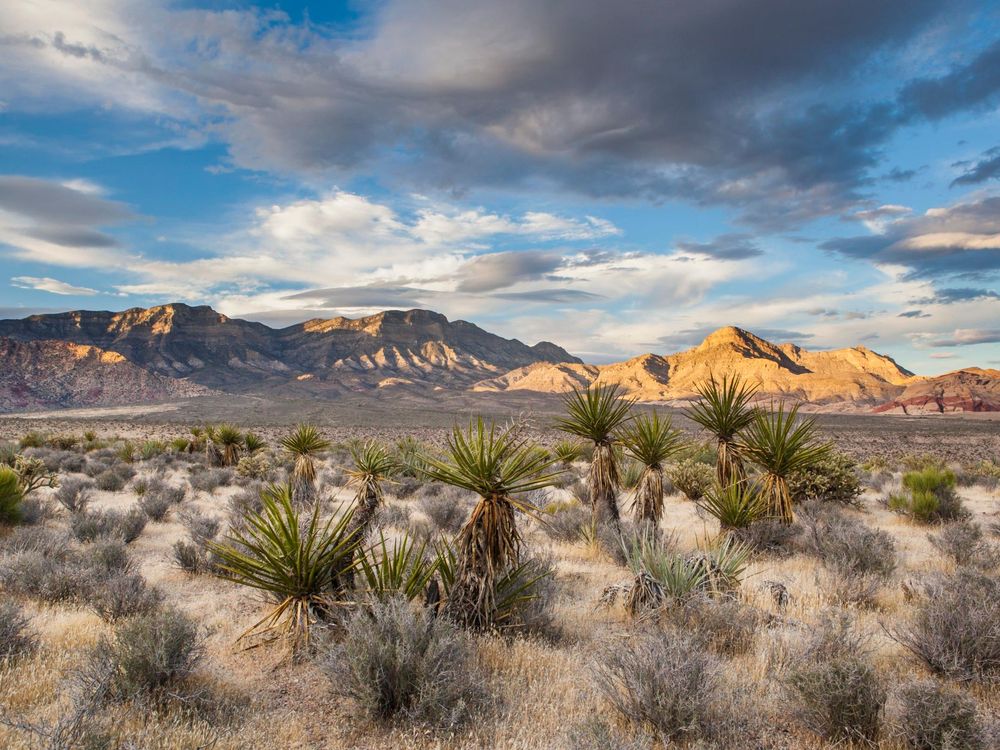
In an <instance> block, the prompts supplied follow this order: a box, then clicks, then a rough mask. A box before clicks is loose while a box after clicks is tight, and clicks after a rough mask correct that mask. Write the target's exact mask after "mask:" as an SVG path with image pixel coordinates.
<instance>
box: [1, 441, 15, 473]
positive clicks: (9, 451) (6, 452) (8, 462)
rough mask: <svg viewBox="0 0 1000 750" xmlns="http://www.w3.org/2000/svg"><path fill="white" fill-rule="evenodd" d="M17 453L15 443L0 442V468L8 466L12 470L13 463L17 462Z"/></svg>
mask: <svg viewBox="0 0 1000 750" xmlns="http://www.w3.org/2000/svg"><path fill="white" fill-rule="evenodd" d="M17 451H18V448H17V444H16V443H12V442H10V441H7V440H0V466H9V467H11V468H12V469H13V468H14V462H15V461H16V460H17Z"/></svg>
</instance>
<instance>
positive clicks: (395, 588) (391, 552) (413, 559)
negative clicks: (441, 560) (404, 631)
mask: <svg viewBox="0 0 1000 750" xmlns="http://www.w3.org/2000/svg"><path fill="white" fill-rule="evenodd" d="M358 563H359V567H360V569H361V575H362V577H363V578H364V580H365V584H366V585H367V589H368V592H369V594H370V595H371V596H373V597H374V598H376V599H381V600H388V599H391V598H393V597H403V598H405V599H406V601H413V600H414V599H416V598H418V597H419V596H422V595H423V593H424V591H425V590H426V588H427V585H428V584H429V583H430V581H431V579H432V578H433V577H434V573H435V572H436V571H437V559H436V558H435V557H432V556H430V555H428V554H427V542H426V540H425V541H423V542H422V543H421V544H419V545H417V544H416V543H415V542H414V541H413V540H412V539H410V537H409V536H408V535H406V534H404V535H403V536H401V537H398V538H396V539H393V540H392V542H389V541H388V540H387V539H386V538H385V534H382V533H380V534H379V541H378V542H377V543H375V544H373V545H372V546H371V548H369V549H367V550H364V551H363V553H362V554H359V555H358Z"/></svg>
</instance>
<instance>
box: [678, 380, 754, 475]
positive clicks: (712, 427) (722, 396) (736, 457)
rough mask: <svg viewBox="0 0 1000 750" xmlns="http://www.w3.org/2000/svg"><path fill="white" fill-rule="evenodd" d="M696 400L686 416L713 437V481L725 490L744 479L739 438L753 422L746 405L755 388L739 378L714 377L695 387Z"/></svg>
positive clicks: (748, 407)
mask: <svg viewBox="0 0 1000 750" xmlns="http://www.w3.org/2000/svg"><path fill="white" fill-rule="evenodd" d="M697 391H698V395H699V396H700V400H699V401H698V403H696V404H694V406H692V407H690V408H689V409H688V410H687V412H686V414H687V416H688V417H689V418H690V419H691V420H692V421H693V422H695V423H697V424H699V425H701V426H702V427H703V428H704V429H706V430H708V431H709V432H710V433H712V435H714V436H715V441H716V451H717V454H718V460H717V461H716V463H715V472H716V479H717V481H718V482H719V485H720V486H722V487H726V486H727V485H729V484H732V483H733V482H741V481H743V480H744V479H745V478H746V468H745V466H744V460H743V456H742V455H741V454H740V443H739V435H740V433H741V432H742V431H743V430H745V429H746V428H747V427H749V426H750V424H751V423H752V422H753V419H754V413H755V411H756V410H755V409H754V408H753V407H752V406H751V405H750V402H751V401H752V399H753V397H754V394H756V392H757V387H756V386H753V385H750V384H748V383H745V382H744V381H743V380H742V378H740V376H739V375H733V376H732V377H729V376H723V378H722V380H721V382H720V381H717V380H716V379H715V378H714V377H712V378H710V379H709V381H708V382H707V383H702V384H701V385H700V386H698V388H697Z"/></svg>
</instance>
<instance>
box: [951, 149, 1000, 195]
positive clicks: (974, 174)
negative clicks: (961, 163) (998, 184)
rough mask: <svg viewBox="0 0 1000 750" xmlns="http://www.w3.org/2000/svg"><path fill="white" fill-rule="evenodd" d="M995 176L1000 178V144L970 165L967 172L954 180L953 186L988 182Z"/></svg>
mask: <svg viewBox="0 0 1000 750" xmlns="http://www.w3.org/2000/svg"><path fill="white" fill-rule="evenodd" d="M995 178H1000V146H995V147H993V148H991V149H989V150H988V151H986V152H985V153H984V154H983V156H982V158H981V159H980V160H979V161H978V162H976V163H975V164H974V165H972V166H970V167H969V169H968V170H967V171H966V172H965V174H963V175H960V176H958V177H956V178H955V179H954V180H952V181H951V186H952V187H955V186H956V185H978V184H979V183H980V182H986V181H987V180H992V179H995Z"/></svg>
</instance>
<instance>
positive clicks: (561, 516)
mask: <svg viewBox="0 0 1000 750" xmlns="http://www.w3.org/2000/svg"><path fill="white" fill-rule="evenodd" d="M546 511H548V512H547V513H546V514H545V515H544V516H542V520H543V521H544V523H543V524H542V531H544V532H545V534H546V535H547V536H548V537H549V538H550V539H554V540H555V541H557V542H576V541H579V540H580V537H581V534H582V533H583V531H584V529H585V528H587V527H588V526H589V525H590V521H591V518H590V515H591V514H590V511H589V510H588V509H587V508H585V507H584V506H583V505H582V504H581V503H579V502H576V501H575V500H574V501H571V502H568V503H562V504H559V505H556V506H552V507H550V508H546Z"/></svg>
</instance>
